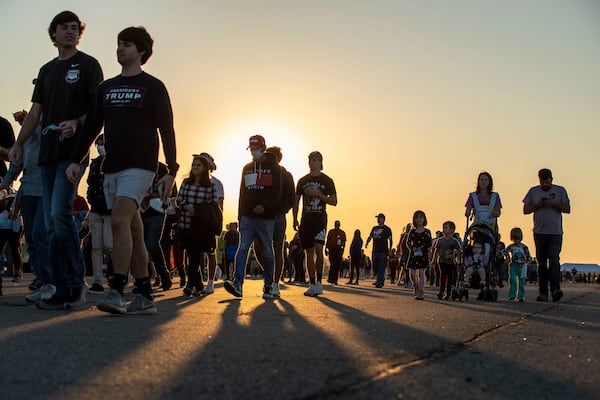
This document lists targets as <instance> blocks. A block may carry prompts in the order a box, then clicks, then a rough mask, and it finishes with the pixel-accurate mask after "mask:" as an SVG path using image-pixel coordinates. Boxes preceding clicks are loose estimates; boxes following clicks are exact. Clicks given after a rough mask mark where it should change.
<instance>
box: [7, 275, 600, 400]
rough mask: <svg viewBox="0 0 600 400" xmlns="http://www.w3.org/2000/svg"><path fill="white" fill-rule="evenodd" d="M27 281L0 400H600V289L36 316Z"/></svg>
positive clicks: (368, 284) (366, 294) (184, 302)
mask: <svg viewBox="0 0 600 400" xmlns="http://www.w3.org/2000/svg"><path fill="white" fill-rule="evenodd" d="M30 279H31V277H30V276H26V278H25V279H24V280H23V281H21V282H18V283H13V282H10V279H8V280H7V279H5V280H4V288H3V289H4V295H3V296H2V297H0V344H1V345H2V349H3V357H1V358H0V371H1V373H0V384H1V387H2V391H1V392H0V393H1V394H0V398H2V399H4V400H11V399H74V398H77V399H78V398H91V399H96V398H98V399H99V398H103V399H105V398H112V399H181V398H186V399H258V398H278V399H481V398H486V399H553V400H555V399H577V400H582V399H596V398H598V394H597V388H598V381H600V346H599V345H598V343H600V312H599V311H600V285H597V284H571V283H565V284H563V291H564V293H565V297H564V298H563V299H562V301H561V302H560V303H552V302H549V303H537V302H535V301H526V302H524V303H518V302H510V301H508V300H506V294H507V292H508V290H507V289H508V288H506V287H505V288H503V289H500V294H499V300H498V301H497V302H481V301H476V300H474V299H472V298H473V297H475V296H471V299H470V300H469V301H468V302H466V301H462V302H459V301H441V300H437V298H436V296H435V293H436V289H435V288H431V287H426V300H425V301H415V300H414V299H413V295H412V293H411V291H409V290H408V289H404V288H401V287H398V286H396V285H390V284H389V282H387V283H386V286H384V288H382V289H376V288H374V287H373V286H372V282H373V281H372V280H367V281H361V282H360V285H359V286H349V285H343V284H342V285H339V286H329V285H325V293H324V295H323V296H320V297H318V298H309V297H305V296H303V292H304V290H305V286H296V285H282V286H281V294H282V296H281V299H279V300H268V301H265V300H263V299H262V297H261V294H262V281H261V280H259V279H249V280H246V282H245V284H244V296H243V297H242V298H241V299H239V298H234V297H232V296H231V295H229V294H228V293H227V292H226V291H225V290H224V289H223V284H222V281H218V282H217V283H216V290H215V293H214V294H212V295H209V296H205V297H200V296H193V297H184V296H183V295H182V291H181V290H180V289H179V288H177V289H171V290H169V291H167V292H162V291H158V292H156V293H155V296H156V297H155V298H156V302H157V307H158V313H157V314H156V315H153V316H114V315H110V314H106V313H103V312H100V311H98V310H97V309H96V308H95V306H94V304H95V303H96V302H97V301H98V300H99V299H101V298H102V295H97V294H88V296H87V304H86V307H84V308H83V309H82V310H79V311H70V312H67V311H43V310H39V309H37V308H36V307H35V306H34V305H28V304H26V303H25V301H24V295H25V294H27V293H28V290H27V283H28V282H29V280H30ZM343 281H344V280H343V279H340V282H343ZM174 282H175V285H174V286H177V282H178V278H175V280H174ZM536 294H537V293H536V290H535V287H534V286H532V285H528V286H527V287H526V298H529V299H535V296H536ZM130 296H131V295H130V294H127V297H130Z"/></svg>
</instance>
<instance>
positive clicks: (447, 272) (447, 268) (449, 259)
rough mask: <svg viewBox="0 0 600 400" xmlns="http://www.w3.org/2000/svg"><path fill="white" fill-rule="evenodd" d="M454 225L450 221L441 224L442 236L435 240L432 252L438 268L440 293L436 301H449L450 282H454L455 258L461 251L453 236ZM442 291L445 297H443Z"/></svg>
mask: <svg viewBox="0 0 600 400" xmlns="http://www.w3.org/2000/svg"><path fill="white" fill-rule="evenodd" d="M455 229H456V224H454V222H452V221H446V222H444V223H443V224H442V233H443V236H442V237H441V238H439V239H438V240H436V242H435V245H434V246H435V249H434V252H433V257H432V258H433V262H434V263H437V265H439V268H440V291H439V293H438V295H437V297H438V299H440V300H442V298H443V299H444V300H449V299H450V292H451V290H452V282H453V281H454V271H455V270H456V263H455V261H454V260H455V257H456V254H457V253H458V252H460V250H461V247H462V246H461V244H460V242H459V241H458V239H456V238H455V237H454V236H453V235H454V230H455ZM444 289H446V295H445V296H444Z"/></svg>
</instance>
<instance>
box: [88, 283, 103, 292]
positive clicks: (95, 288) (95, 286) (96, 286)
mask: <svg viewBox="0 0 600 400" xmlns="http://www.w3.org/2000/svg"><path fill="white" fill-rule="evenodd" d="M88 291H89V292H91V293H104V286H102V285H101V284H99V283H98V282H94V284H93V285H92V286H90V288H89V289H88Z"/></svg>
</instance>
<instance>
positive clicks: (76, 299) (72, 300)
mask: <svg viewBox="0 0 600 400" xmlns="http://www.w3.org/2000/svg"><path fill="white" fill-rule="evenodd" d="M86 294H87V287H85V286H80V287H78V288H73V289H71V295H70V296H69V297H67V301H66V302H65V309H66V310H73V309H76V308H79V307H81V306H83V305H84V304H85V300H86Z"/></svg>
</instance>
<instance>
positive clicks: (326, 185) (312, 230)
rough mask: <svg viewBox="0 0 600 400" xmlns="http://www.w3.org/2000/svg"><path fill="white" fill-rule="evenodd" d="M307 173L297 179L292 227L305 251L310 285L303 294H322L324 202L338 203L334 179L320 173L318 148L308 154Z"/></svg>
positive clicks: (320, 162) (321, 168)
mask: <svg viewBox="0 0 600 400" xmlns="http://www.w3.org/2000/svg"><path fill="white" fill-rule="evenodd" d="M308 166H309V168H310V172H309V173H308V175H305V176H303V177H302V178H300V180H299V181H298V184H297V186H296V201H295V203H294V208H293V215H294V229H297V230H298V233H299V234H300V242H301V243H302V248H303V249H304V250H305V251H306V267H307V269H308V278H309V279H310V285H309V287H308V290H306V292H304V295H305V296H313V297H314V296H318V295H320V294H323V285H322V284H321V279H322V278H323V245H324V244H325V234H326V232H327V212H326V207H327V204H329V205H331V206H335V205H337V193H336V191H335V184H334V183H333V179H331V178H330V177H328V176H327V175H325V174H324V173H322V172H321V171H322V170H323V156H322V155H321V153H319V152H318V151H313V152H312V153H310V154H309V155H308ZM300 198H302V219H301V221H300V223H298V210H299V206H300Z"/></svg>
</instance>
